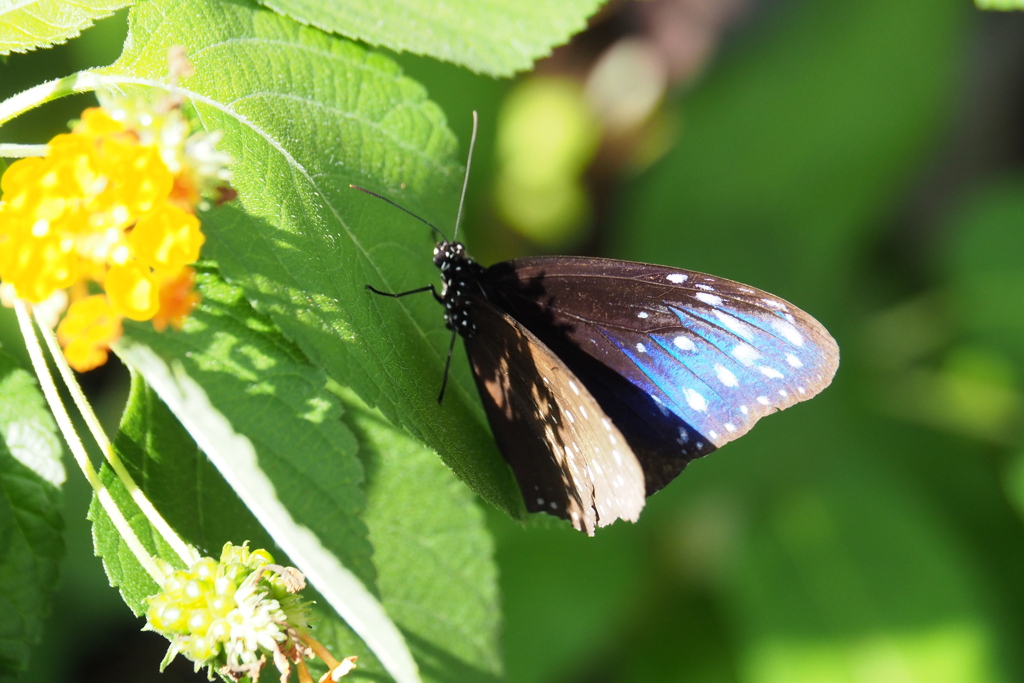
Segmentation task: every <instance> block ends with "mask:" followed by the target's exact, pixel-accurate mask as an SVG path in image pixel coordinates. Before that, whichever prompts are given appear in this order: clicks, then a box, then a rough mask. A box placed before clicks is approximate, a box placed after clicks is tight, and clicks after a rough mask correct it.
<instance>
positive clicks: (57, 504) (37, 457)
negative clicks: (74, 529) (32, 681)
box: [0, 354, 64, 680]
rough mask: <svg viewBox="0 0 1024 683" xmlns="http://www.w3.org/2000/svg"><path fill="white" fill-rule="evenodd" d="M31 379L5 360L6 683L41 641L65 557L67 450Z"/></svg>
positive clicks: (2, 648)
mask: <svg viewBox="0 0 1024 683" xmlns="http://www.w3.org/2000/svg"><path fill="white" fill-rule="evenodd" d="M56 431H57V429H56V425H55V424H54V421H53V417H52V416H51V415H50V412H49V410H48V409H47V408H46V405H45V403H44V402H43V397H42V395H41V394H40V392H39V386H38V385H37V384H36V382H35V380H34V379H33V377H32V376H31V375H30V374H28V373H27V372H25V371H24V370H21V369H19V368H18V366H17V364H16V363H15V362H14V361H13V360H11V358H10V357H9V356H7V355H6V354H0V539H3V541H2V543H0V586H3V590H2V593H0V679H4V680H6V679H7V677H9V676H13V675H15V674H17V673H18V672H20V671H23V670H24V669H25V667H26V666H27V664H28V655H29V647H30V646H31V645H34V644H36V643H37V642H39V639H40V637H41V636H42V631H43V622H44V619H45V618H46V616H47V615H48V614H49V613H50V600H51V596H52V594H53V591H54V589H55V588H56V585H57V567H58V564H59V562H60V560H61V558H62V557H63V555H64V540H63V538H62V537H61V532H62V531H63V528H64V520H63V519H62V517H61V491H60V489H61V486H62V485H63V483H64V466H63V464H62V463H61V456H62V453H63V450H62V448H61V442H60V440H59V438H58V436H57V433H56Z"/></svg>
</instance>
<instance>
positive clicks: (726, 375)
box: [715, 364, 739, 387]
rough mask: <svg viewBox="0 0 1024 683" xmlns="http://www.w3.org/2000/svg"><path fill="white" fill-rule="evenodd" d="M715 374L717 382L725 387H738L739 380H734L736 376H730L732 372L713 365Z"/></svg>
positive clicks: (722, 366) (723, 367)
mask: <svg viewBox="0 0 1024 683" xmlns="http://www.w3.org/2000/svg"><path fill="white" fill-rule="evenodd" d="M715 374H716V375H718V381H719V382H721V383H722V384H724V385H725V386H727V387H735V386H739V380H737V379H736V375H734V374H732V371H731V370H729V368H727V367H725V366H724V365H717V364H716V365H715Z"/></svg>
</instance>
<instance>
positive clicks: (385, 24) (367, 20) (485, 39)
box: [259, 0, 604, 76]
mask: <svg viewBox="0 0 1024 683" xmlns="http://www.w3.org/2000/svg"><path fill="white" fill-rule="evenodd" d="M259 2H260V3H261V4H264V5H266V6H267V7H270V8H271V9H273V10H275V11H277V12H280V13H282V14H285V15H287V16H289V17H291V18H293V19H295V20H297V21H299V22H301V23H303V24H309V25H311V26H316V27H317V28H321V29H323V30H325V31H329V32H331V33H338V34H341V35H343V36H347V37H349V38H353V39H355V40H361V41H363V42H365V43H369V44H371V45H379V46H382V47H386V48H389V49H391V50H395V51H396V52H414V53H417V54H421V55H426V56H428V57H434V58H436V59H441V60H444V61H446V62H452V63H454V64H458V65H460V66H464V67H466V68H468V69H472V70H473V71H476V72H478V73H485V74H489V75H491V76H511V75H512V74H514V73H515V72H517V71H523V70H525V69H529V68H530V67H531V65H532V64H533V62H534V61H535V60H537V59H539V58H541V57H545V56H547V55H548V54H550V53H551V49H552V48H553V47H556V46H558V45H562V44H564V43H566V42H568V40H569V38H570V37H571V36H572V35H573V34H574V33H576V32H578V31H581V30H583V29H584V28H585V27H586V25H587V19H588V18H589V17H590V16H591V15H592V14H594V12H596V11H597V9H598V8H599V7H600V6H601V5H602V4H604V0H531V1H530V2H517V1H516V0H489V2H482V3H478V2H465V1H461V2H460V1H459V0H441V2H433V1H431V0H380V1H378V2H362V1H360V0H340V1H331V0H259Z"/></svg>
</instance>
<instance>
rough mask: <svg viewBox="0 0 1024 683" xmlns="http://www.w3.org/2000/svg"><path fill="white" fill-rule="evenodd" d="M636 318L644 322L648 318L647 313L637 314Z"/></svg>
mask: <svg viewBox="0 0 1024 683" xmlns="http://www.w3.org/2000/svg"><path fill="white" fill-rule="evenodd" d="M636 317H638V318H640V319H641V320H644V319H645V318H647V311H640V312H639V313H637V314H636Z"/></svg>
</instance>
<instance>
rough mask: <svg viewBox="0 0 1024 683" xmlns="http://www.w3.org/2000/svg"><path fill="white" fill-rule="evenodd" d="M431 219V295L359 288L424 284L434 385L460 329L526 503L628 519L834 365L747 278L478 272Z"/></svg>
mask: <svg viewBox="0 0 1024 683" xmlns="http://www.w3.org/2000/svg"><path fill="white" fill-rule="evenodd" d="M475 136H476V117H475V114H474V127H473V139H474V140H475ZM472 147H473V142H471V143H470V155H471V156H470V158H472ZM468 177H469V164H467V170H466V178H467V181H468ZM353 187H355V186H353ZM355 189H359V190H361V191H363V192H366V193H367V194H371V195H373V196H375V197H378V198H380V199H384V200H385V201H387V202H389V203H391V204H393V205H394V206H396V207H398V208H399V209H402V210H403V211H406V212H407V213H410V214H411V215H413V216H415V214H412V213H411V212H409V211H408V210H406V209H404V208H403V207H401V206H398V205H397V204H395V203H394V202H392V201H391V200H389V199H387V198H386V197H383V196H381V195H378V194H375V193H373V192H370V191H368V190H364V189H363V188H360V187H355ZM465 192H466V185H465V184H464V185H463V200H464V198H465ZM461 213H462V209H461V203H460V209H459V215H460V218H461ZM415 217H416V218H418V219H419V220H421V221H423V222H424V223H427V225H430V223H428V222H427V221H425V220H423V219H422V218H420V217H419V216H415ZM430 227H431V228H432V229H433V230H434V231H435V232H436V233H437V234H438V235H439V236H440V238H439V241H438V243H437V246H436V247H435V249H434V264H435V265H436V266H437V267H438V268H439V269H440V271H441V281H442V288H441V291H440V292H438V291H437V289H436V288H435V287H434V286H433V285H427V286H425V287H420V288H418V289H414V290H410V291H407V292H399V293H389V292H383V291H380V290H378V289H376V288H374V287H371V286H370V285H367V288H368V289H370V290H371V291H373V292H375V293H377V294H381V295H385V296H391V297H396V298H397V297H402V296H406V295H409V294H415V293H419V292H428V291H429V292H432V293H433V295H434V298H435V299H437V300H438V301H439V302H440V303H441V304H442V305H443V306H444V319H445V324H446V326H447V327H448V329H450V330H452V338H451V344H450V345H449V351H448V361H447V363H446V365H445V372H444V382H443V383H442V388H441V397H443V395H444V383H445V382H447V377H448V369H449V365H448V364H450V362H451V356H452V349H453V348H454V344H455V340H456V338H457V337H458V336H461V337H462V338H463V340H464V343H465V347H466V353H467V356H468V358H469V362H470V366H471V368H472V371H473V377H474V379H475V381H476V386H477V389H478V391H479V394H480V398H481V400H482V401H483V404H484V408H485V411H486V414H487V419H488V422H489V423H490V426H491V431H492V432H493V434H494V438H495V440H496V442H497V444H498V447H499V449H500V450H501V452H502V454H503V455H504V457H505V459H506V461H507V462H508V464H509V465H510V467H511V469H512V471H513V473H514V475H515V477H516V481H517V482H518V484H519V489H520V491H521V492H522V495H523V499H524V502H525V504H526V509H527V510H528V511H530V512H546V513H548V514H552V515H555V516H558V517H562V518H564V519H567V520H569V521H570V522H571V523H572V525H573V526H574V527H575V528H576V529H578V530H580V531H583V532H585V533H587V534H588V535H591V536H592V535H593V534H594V531H595V529H596V528H598V527H602V526H606V525H608V524H611V523H612V522H614V521H615V520H617V519H625V520H628V521H636V520H637V519H638V518H639V516H640V511H641V510H642V509H643V507H644V503H645V502H646V499H647V497H648V496H650V495H652V494H653V493H655V492H656V491H658V490H660V489H661V488H663V487H664V486H665V485H666V484H668V483H669V482H670V481H671V480H672V479H674V478H675V477H676V476H677V475H678V474H679V473H680V472H681V471H682V470H683V468H684V467H686V465H687V464H688V463H689V462H690V461H692V460H694V459H695V458H698V457H701V456H703V455H707V454H708V453H710V452H712V451H714V450H716V449H717V448H720V447H721V446H723V445H725V444H726V443H728V442H730V441H732V440H734V439H737V438H739V437H740V436H742V435H743V434H745V433H747V432H748V431H749V430H750V428H751V427H753V425H754V423H755V422H757V420H759V419H760V418H762V417H764V416H765V415H768V414H770V413H773V412H776V411H779V410H782V409H784V408H787V407H789V406H791V405H793V404H794V403H798V402H800V401H804V400H806V399H809V398H811V397H812V396H814V395H816V394H817V393H819V392H820V391H822V390H823V389H824V388H825V387H827V386H828V385H829V383H830V382H831V381H832V378H833V376H834V375H835V372H836V369H837V368H838V365H839V348H838V346H837V344H836V342H835V340H834V339H833V338H832V337H831V336H830V335H829V333H828V332H827V331H826V330H825V328H824V327H823V326H822V325H821V324H820V323H819V322H818V321H817V320H815V319H814V318H812V317H811V316H810V315H808V314H807V313H805V312H803V311H802V310H800V309H799V308H797V307H796V306H793V305H792V304H790V303H789V302H787V301H784V300H782V299H780V298H779V297H776V296H774V295H772V294H769V293H767V292H764V291H762V290H759V289H756V288H754V287H750V286H748V285H744V284H741V283H738V282H733V281H732V280H727V279H724V278H720V277H715V276H713V275H707V274H704V273H698V272H695V271H690V270H683V269H680V268H673V267H668V266H657V265H651V264H646V263H635V262H630V261H619V260H613V259H604V258H592V257H583V256H542V257H533V258H522V259H514V260H511V261H504V262H501V263H498V264H496V265H493V266H491V267H489V268H485V267H483V266H481V265H480V264H478V263H476V262H475V261H474V260H473V259H472V258H470V257H469V256H468V254H467V253H466V249H465V247H464V245H463V244H462V243H460V242H457V241H451V240H448V239H447V238H445V237H444V236H443V234H442V233H441V232H440V231H439V230H438V229H437V228H435V227H434V226H433V225H431V226H430ZM457 229H458V220H457V221H456V230H457ZM438 400H439V401H440V400H441V398H440V397H439V399H438Z"/></svg>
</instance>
